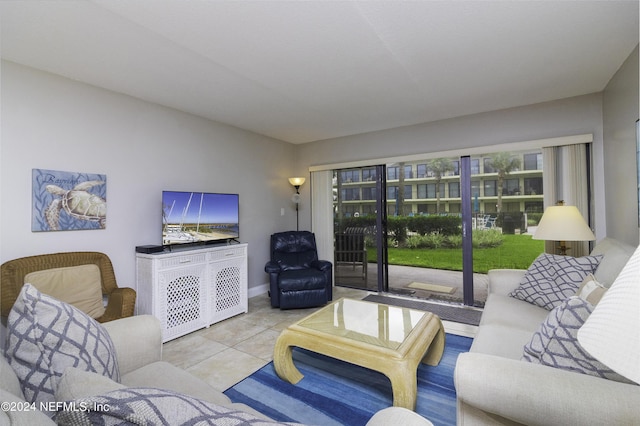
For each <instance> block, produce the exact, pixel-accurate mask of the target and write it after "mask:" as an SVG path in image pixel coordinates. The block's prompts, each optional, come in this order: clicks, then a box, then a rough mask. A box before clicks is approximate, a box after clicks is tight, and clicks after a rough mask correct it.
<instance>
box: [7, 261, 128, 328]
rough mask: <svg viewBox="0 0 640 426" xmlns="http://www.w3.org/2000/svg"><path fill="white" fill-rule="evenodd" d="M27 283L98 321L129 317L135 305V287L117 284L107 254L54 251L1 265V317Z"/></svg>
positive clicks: (8, 309)
mask: <svg viewBox="0 0 640 426" xmlns="http://www.w3.org/2000/svg"><path fill="white" fill-rule="evenodd" d="M27 280H28V281H27ZM25 282H29V283H30V284H33V285H34V286H35V287H36V288H38V290H40V291H41V292H42V293H45V294H48V295H50V296H53V297H55V298H57V299H59V300H62V301H64V302H67V303H69V304H71V305H74V306H76V307H77V308H78V309H80V310H82V311H83V312H85V313H87V314H88V315H90V316H92V317H94V318H95V319H96V320H98V321H99V322H107V321H112V320H115V319H119V318H125V317H130V316H132V315H133V310H134V308H135V303H136V292H135V290H133V289H131V288H126V287H125V288H119V287H118V284H117V283H116V277H115V274H114V272H113V265H112V264H111V260H110V259H109V257H108V256H107V255H106V254H104V253H98V252H67V253H53V254H43V255H38V256H29V257H22V258H19V259H14V260H10V261H8V262H5V263H4V264H2V266H1V267H0V286H1V299H0V301H1V303H0V314H1V315H2V317H5V318H6V317H7V316H8V315H9V312H10V311H11V307H12V306H13V304H14V303H15V301H16V298H17V297H18V294H20V289H21V288H22V286H23V284H24V283H25ZM103 297H106V298H107V305H106V307H105V306H104V302H103Z"/></svg>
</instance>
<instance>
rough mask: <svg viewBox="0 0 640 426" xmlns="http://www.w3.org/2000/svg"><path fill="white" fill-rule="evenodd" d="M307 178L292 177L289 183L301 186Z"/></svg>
mask: <svg viewBox="0 0 640 426" xmlns="http://www.w3.org/2000/svg"><path fill="white" fill-rule="evenodd" d="M305 180H306V179H305V178H303V177H291V178H289V183H290V184H291V185H293V186H301V185H302V184H303V183H304V181H305Z"/></svg>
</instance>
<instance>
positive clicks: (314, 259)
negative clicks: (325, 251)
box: [264, 231, 333, 309]
mask: <svg viewBox="0 0 640 426" xmlns="http://www.w3.org/2000/svg"><path fill="white" fill-rule="evenodd" d="M332 269H333V265H332V264H331V262H329V261H326V260H318V251H317V249H316V237H315V235H314V234H313V233H312V232H309V231H286V232H278V233H275V234H273V235H271V260H270V261H269V262H267V264H266V265H265V267H264V270H265V272H267V273H268V274H269V282H270V296H271V306H272V307H274V308H280V309H295V308H311V307H315V306H321V305H324V304H326V303H327V302H329V301H330V300H331V299H332V297H333V291H332V290H333V278H332Z"/></svg>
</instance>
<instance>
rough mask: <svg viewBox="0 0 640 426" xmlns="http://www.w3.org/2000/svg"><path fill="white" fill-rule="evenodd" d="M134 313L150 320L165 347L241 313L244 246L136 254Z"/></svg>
mask: <svg viewBox="0 0 640 426" xmlns="http://www.w3.org/2000/svg"><path fill="white" fill-rule="evenodd" d="M136 279H137V286H138V296H137V298H136V308H137V309H136V311H137V313H138V314H139V315H140V314H151V315H154V316H156V317H157V318H158V319H159V320H160V322H161V324H162V341H163V342H166V341H168V340H171V339H175V338H176V337H180V336H183V335H185V334H187V333H190V332H192V331H195V330H198V329H200V328H203V327H208V326H209V325H211V324H213V323H216V322H218V321H222V320H224V319H227V318H229V317H232V316H234V315H238V314H241V313H244V312H247V309H248V299H247V244H234V245H220V246H208V247H206V248H201V247H198V248H190V249H189V248H183V247H177V248H174V249H173V251H169V252H162V253H154V254H145V253H136Z"/></svg>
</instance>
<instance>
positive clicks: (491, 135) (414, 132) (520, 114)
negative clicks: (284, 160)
mask: <svg viewBox="0 0 640 426" xmlns="http://www.w3.org/2000/svg"><path fill="white" fill-rule="evenodd" d="M579 134H593V150H594V155H593V156H594V196H595V198H596V200H602V199H604V196H603V191H604V172H603V168H604V165H603V161H602V157H603V155H602V152H603V139H602V95H601V94H599V93H596V94H591V95H585V96H578V97H574V98H568V99H561V100H557V101H553V102H546V103H541V104H536V105H529V106H524V107H519V108H510V109H506V110H500V111H491V112H486V113H482V114H475V115H470V116H465V117H459V118H453V119H449V120H441V121H436V122H431V123H425V124H419V125H415V126H407V127H401V128H397V129H390V130H383V131H378V132H372V133H366V134H360V135H354V136H349V137H343V138H338V139H332V140H326V141H320V142H314V143H310V144H304V145H301V146H300V151H299V152H298V159H299V164H298V167H301V168H302V167H306V168H307V169H308V167H309V166H313V165H324V164H332V163H340V162H347V161H355V160H365V159H380V158H385V157H393V156H402V155H411V154H424V153H431V152H440V151H449V150H458V149H459V150H461V152H464V149H465V148H470V147H482V146H487V145H495V144H503V143H510V142H523V141H529V140H537V139H546V138H555V137H560V136H571V135H579ZM304 195H305V194H303V196H304ZM595 210H596V211H595V214H594V216H595V217H594V226H595V230H596V237H597V238H598V239H600V238H603V237H604V236H606V235H607V231H606V220H605V206H604V203H602V202H596V206H595ZM310 222H311V219H310V212H309V211H305V215H304V217H301V223H303V224H304V226H305V227H309V224H310Z"/></svg>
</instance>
